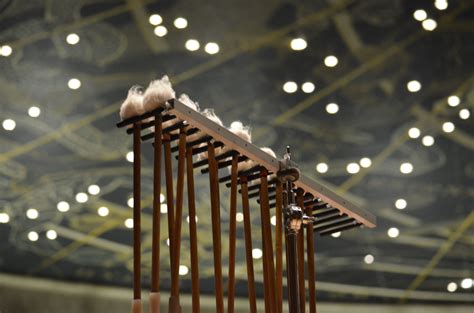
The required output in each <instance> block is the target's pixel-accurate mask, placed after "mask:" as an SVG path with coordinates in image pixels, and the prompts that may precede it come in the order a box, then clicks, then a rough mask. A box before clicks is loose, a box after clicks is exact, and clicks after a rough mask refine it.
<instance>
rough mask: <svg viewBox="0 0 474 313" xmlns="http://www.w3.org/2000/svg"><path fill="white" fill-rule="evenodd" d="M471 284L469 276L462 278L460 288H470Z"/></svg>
mask: <svg viewBox="0 0 474 313" xmlns="http://www.w3.org/2000/svg"><path fill="white" fill-rule="evenodd" d="M472 285H473V281H472V279H471V278H464V279H463V280H462V281H461V288H462V289H469V288H471V287H472Z"/></svg>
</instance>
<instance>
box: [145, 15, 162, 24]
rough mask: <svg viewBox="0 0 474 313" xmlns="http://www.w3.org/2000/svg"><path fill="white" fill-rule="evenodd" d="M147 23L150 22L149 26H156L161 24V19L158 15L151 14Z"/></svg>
mask: <svg viewBox="0 0 474 313" xmlns="http://www.w3.org/2000/svg"><path fill="white" fill-rule="evenodd" d="M148 22H150V24H151V25H153V26H157V25H160V24H161V23H163V18H162V17H161V15H159V14H152V15H150V18H149V19H148Z"/></svg>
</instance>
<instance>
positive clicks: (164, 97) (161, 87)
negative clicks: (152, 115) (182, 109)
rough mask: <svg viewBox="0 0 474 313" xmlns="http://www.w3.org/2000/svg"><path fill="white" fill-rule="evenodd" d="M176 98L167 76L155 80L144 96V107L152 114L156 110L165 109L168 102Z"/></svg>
mask: <svg viewBox="0 0 474 313" xmlns="http://www.w3.org/2000/svg"><path fill="white" fill-rule="evenodd" d="M175 96H176V94H175V92H174V90H173V87H172V86H171V82H170V80H169V78H168V76H167V75H164V76H163V77H162V78H161V79H157V80H153V81H151V82H150V85H149V86H148V88H147V89H146V91H145V94H144V96H143V107H144V108H145V111H147V112H150V111H153V110H154V109H157V108H160V107H165V104H166V101H168V100H170V99H173V98H174V97H175Z"/></svg>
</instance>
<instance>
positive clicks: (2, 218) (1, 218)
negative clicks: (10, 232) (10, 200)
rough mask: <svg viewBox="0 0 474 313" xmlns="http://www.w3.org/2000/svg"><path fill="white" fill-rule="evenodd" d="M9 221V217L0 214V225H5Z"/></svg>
mask: <svg viewBox="0 0 474 313" xmlns="http://www.w3.org/2000/svg"><path fill="white" fill-rule="evenodd" d="M9 221H10V216H9V215H8V214H7V213H0V223H1V224H6V223H8V222H9Z"/></svg>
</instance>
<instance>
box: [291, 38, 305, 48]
mask: <svg viewBox="0 0 474 313" xmlns="http://www.w3.org/2000/svg"><path fill="white" fill-rule="evenodd" d="M290 46H291V49H293V50H295V51H301V50H304V49H306V47H307V46H308V43H307V42H306V40H304V39H303V38H294V39H292V40H291V43H290Z"/></svg>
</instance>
